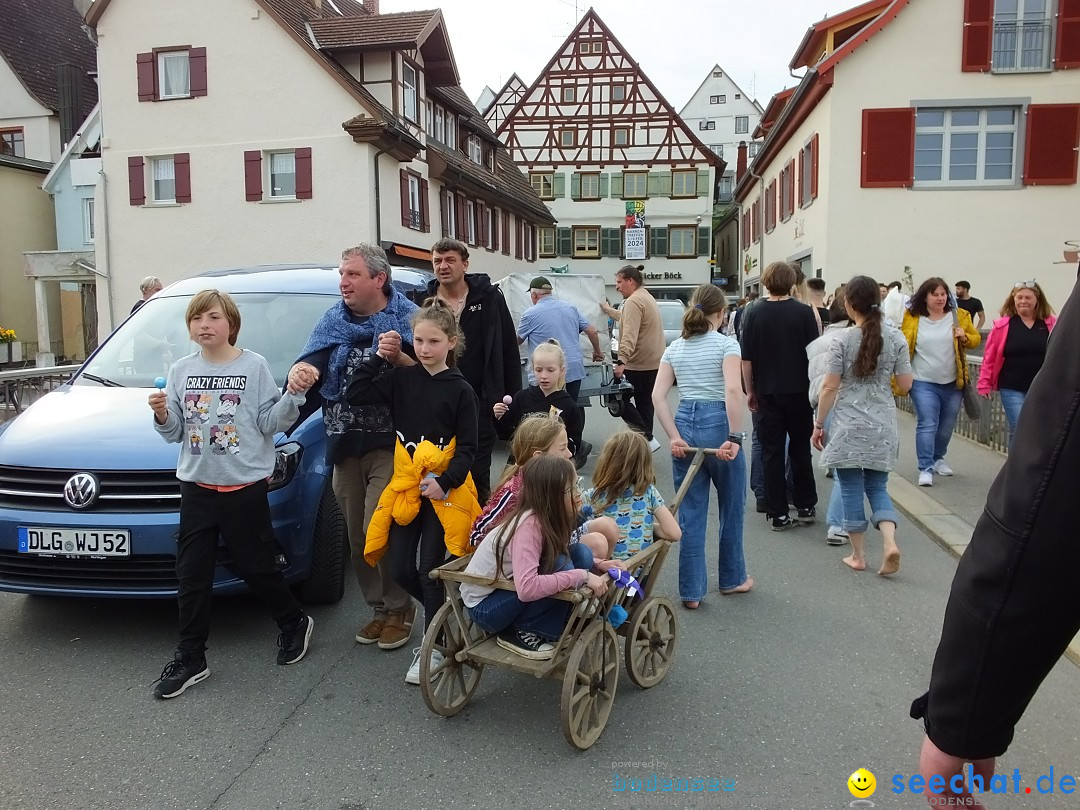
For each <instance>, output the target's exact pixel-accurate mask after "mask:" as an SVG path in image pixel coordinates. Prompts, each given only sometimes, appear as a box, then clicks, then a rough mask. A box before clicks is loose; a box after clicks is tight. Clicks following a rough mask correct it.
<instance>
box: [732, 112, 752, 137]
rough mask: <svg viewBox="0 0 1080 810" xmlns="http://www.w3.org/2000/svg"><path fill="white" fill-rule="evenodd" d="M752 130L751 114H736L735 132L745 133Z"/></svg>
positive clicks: (738, 133) (737, 133)
mask: <svg viewBox="0 0 1080 810" xmlns="http://www.w3.org/2000/svg"><path fill="white" fill-rule="evenodd" d="M749 131H750V116H749V115H736V116H735V134H736V135H744V134H746V133H748V132H749Z"/></svg>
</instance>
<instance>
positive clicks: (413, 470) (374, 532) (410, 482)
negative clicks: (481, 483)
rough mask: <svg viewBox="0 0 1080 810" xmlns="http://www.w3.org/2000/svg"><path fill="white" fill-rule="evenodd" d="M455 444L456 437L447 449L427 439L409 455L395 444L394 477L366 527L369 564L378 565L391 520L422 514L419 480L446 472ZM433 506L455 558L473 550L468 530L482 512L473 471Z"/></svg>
mask: <svg viewBox="0 0 1080 810" xmlns="http://www.w3.org/2000/svg"><path fill="white" fill-rule="evenodd" d="M455 447H457V441H456V440H453V439H452V440H451V441H450V444H449V445H447V447H446V449H445V450H440V449H439V448H438V447H436V446H435V445H434V444H432V443H431V442H429V441H427V440H426V439H425V440H424V441H422V442H420V444H419V445H417V447H416V450H414V451H413V454H412V458H410V457H409V451H408V450H406V449H405V447H404V446H403V445H402V444H401V442H400V441H398V442H396V443H395V446H394V477H393V478H392V479H390V483H389V484H387V485H386V489H384V490H383V492H382V495H380V496H379V505H378V506H376V507H375V514H373V515H372V516H371V524H370V525H369V526H368V530H367V541H366V543H365V544H364V559H365V560H367V563H368V565H375V564H376V563H377V562H378V561H379V558H380V557H382V555H383V554H384V553H385V552H386V544H387V541H388V540H389V539H390V521H391V520H393V521H394V522H396V523H397V524H398V525H399V526H407V525H408V524H410V523H412V522H413V520H414V519H415V518H416V516H417V515H418V514H419V513H420V498H421V497H422V496H421V495H420V482H421V481H422V480H423V479H424V476H426V475H427V474H428V473H435V474H436V475H440V474H442V473H444V472H446V468H447V466H448V465H449V464H450V459H452V458H453V457H454V448H455ZM431 505H432V506H433V507H434V508H435V514H436V515H438V517H439V522H440V523H441V524H442V527H443V534H444V535H445V542H446V549H447V551H449V552H450V553H451V554H453V555H454V556H455V557H460V556H461V555H463V554H467V553H469V552H470V551H472V549H471V548H470V547H469V531H470V530H471V529H472V526H473V523H475V522H476V518H477V517H478V516H479V515H480V512H481V511H482V510H481V509H480V503H479V502H478V500H477V494H476V484H474V483H473V479H472V474H471V473H470V474H469V475H468V476H466V478H465V483H464V484H462V485H461V486H460V487H455V488H454V489H452V490H450V491H449V492H448V493H446V497H445V498H443V499H442V500H439V501H435V500H433V501H432V502H431Z"/></svg>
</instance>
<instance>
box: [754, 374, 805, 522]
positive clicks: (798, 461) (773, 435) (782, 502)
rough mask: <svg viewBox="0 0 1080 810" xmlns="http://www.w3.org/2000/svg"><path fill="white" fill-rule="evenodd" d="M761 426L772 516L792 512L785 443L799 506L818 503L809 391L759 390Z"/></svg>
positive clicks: (759, 422)
mask: <svg viewBox="0 0 1080 810" xmlns="http://www.w3.org/2000/svg"><path fill="white" fill-rule="evenodd" d="M757 401H758V413H760V414H761V416H760V418H759V419H758V430H759V432H760V434H761V461H762V466H763V467H764V468H765V507H766V512H767V513H768V515H769V517H778V516H779V515H786V514H787V513H788V500H787V480H786V475H785V470H786V468H785V463H784V461H785V459H784V456H785V453H784V445H785V443H786V444H787V461H788V463H790V465H791V477H792V481H793V487H792V500H793V501H794V503H795V506H796V507H797V508H799V509H806V508H808V507H811V506H815V505H816V504H817V486H816V485H815V483H814V461H813V458H812V457H811V455H810V436H811V435H812V434H813V432H814V411H813V409H812V408H811V407H810V400H809V399H808V398H807V396H806V394H759V395H758V398H757Z"/></svg>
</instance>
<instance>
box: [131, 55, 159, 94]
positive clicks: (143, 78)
mask: <svg viewBox="0 0 1080 810" xmlns="http://www.w3.org/2000/svg"><path fill="white" fill-rule="evenodd" d="M135 76H136V80H137V81H138V85H139V101H154V100H155V99H156V98H157V93H155V92H154V54H152V53H140V54H136V55H135Z"/></svg>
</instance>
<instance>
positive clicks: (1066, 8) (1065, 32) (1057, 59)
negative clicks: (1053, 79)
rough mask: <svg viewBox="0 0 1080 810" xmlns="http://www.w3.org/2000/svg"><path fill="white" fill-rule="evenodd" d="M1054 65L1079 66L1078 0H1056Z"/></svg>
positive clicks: (1056, 66) (1079, 14)
mask: <svg viewBox="0 0 1080 810" xmlns="http://www.w3.org/2000/svg"><path fill="white" fill-rule="evenodd" d="M1054 67H1055V68H1057V69H1058V70H1061V69H1063V68H1077V67H1080V0H1058V15H1057V47H1056V48H1055V51H1054Z"/></svg>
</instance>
